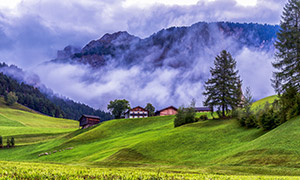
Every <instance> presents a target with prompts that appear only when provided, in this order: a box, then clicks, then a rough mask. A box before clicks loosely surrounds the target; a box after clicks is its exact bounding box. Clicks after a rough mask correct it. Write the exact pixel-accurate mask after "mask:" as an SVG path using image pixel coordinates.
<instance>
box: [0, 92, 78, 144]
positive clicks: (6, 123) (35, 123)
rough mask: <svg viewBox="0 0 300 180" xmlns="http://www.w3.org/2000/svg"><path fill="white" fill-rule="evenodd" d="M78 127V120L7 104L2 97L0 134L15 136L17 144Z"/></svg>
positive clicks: (32, 141) (42, 138) (52, 135)
mask: <svg viewBox="0 0 300 180" xmlns="http://www.w3.org/2000/svg"><path fill="white" fill-rule="evenodd" d="M76 129H78V122H76V121H73V120H67V119H59V118H53V117H49V116H45V115H42V114H40V113H37V112H35V111H33V110H31V109H28V108H27V107H25V106H22V105H20V104H15V105H13V106H6V105H5V102H4V99H3V98H2V97H0V136H3V137H4V142H6V141H5V137H11V136H13V137H15V140H16V143H17V145H22V144H28V143H37V142H39V140H45V139H48V138H54V137H55V136H57V135H61V134H64V133H68V132H71V131H74V130H76Z"/></svg>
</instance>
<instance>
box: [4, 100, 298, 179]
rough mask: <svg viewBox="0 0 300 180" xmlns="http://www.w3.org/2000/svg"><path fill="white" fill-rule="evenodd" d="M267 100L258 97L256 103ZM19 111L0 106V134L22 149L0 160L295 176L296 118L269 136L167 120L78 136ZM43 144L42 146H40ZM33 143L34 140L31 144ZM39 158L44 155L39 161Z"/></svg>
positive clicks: (228, 125) (123, 122)
mask: <svg viewBox="0 0 300 180" xmlns="http://www.w3.org/2000/svg"><path fill="white" fill-rule="evenodd" d="M272 99H274V97H270V98H266V99H264V100H261V101H260V102H259V104H264V102H263V101H269V100H272ZM254 104H255V103H254ZM19 109H20V108H19V107H14V108H7V107H5V106H1V107H0V112H1V115H2V116H1V117H0V122H7V124H9V123H8V122H11V124H10V125H7V126H4V125H1V126H0V128H2V130H5V131H6V134H9V133H12V132H13V131H10V128H16V129H17V130H16V132H14V133H12V134H14V135H16V134H19V136H20V139H21V144H22V143H23V144H26V143H27V144H30V145H27V146H18V147H16V148H12V149H0V152H1V153H0V160H6V161H34V162H47V163H67V164H73V165H88V166H97V167H99V166H101V167H102V166H103V167H107V166H109V167H122V166H126V167H127V166H133V167H139V168H150V169H151V168H157V167H159V168H172V169H177V170H178V171H183V170H184V169H185V168H193V169H196V170H195V171H197V172H199V171H201V172H205V173H207V172H214V173H223V174H240V173H242V174H280V175H285V174H288V175H300V170H299V169H297V168H298V167H299V166H300V158H299V157H298V154H300V117H297V118H294V119H292V120H290V121H288V122H287V123H285V124H283V125H281V126H279V127H277V128H276V129H274V130H272V131H269V132H265V131H262V130H260V129H245V128H243V127H240V126H239V125H238V123H237V122H236V120H235V119H229V120H207V121H201V122H197V123H193V124H188V125H184V126H181V127H178V128H174V125H173V120H174V118H175V117H174V116H164V117H150V118H142V119H120V120H111V121H107V122H104V123H101V124H99V125H97V126H95V127H91V128H88V129H85V130H81V129H76V127H77V125H78V124H75V123H74V121H70V120H62V119H55V118H50V117H46V116H43V115H40V114H36V113H30V112H28V111H30V110H27V111H21V110H19ZM27 113H28V114H27ZM20 114H21V116H20ZM20 117H22V118H21V119H19V118H20ZM26 117H27V118H26ZM28 121H30V122H28ZM35 121H38V122H39V123H33V122H35ZM42 122H43V123H42ZM2 124H5V123H2ZM22 128H23V129H22ZM2 130H1V131H0V132H1V133H2ZM43 137H46V138H48V139H44V140H42V138H43ZM22 138H23V139H22ZM34 138H37V139H38V141H32V139H34ZM39 138H40V139H39ZM17 145H18V140H17ZM45 152H47V153H49V154H50V153H51V155H44V156H40V157H39V154H41V153H45Z"/></svg>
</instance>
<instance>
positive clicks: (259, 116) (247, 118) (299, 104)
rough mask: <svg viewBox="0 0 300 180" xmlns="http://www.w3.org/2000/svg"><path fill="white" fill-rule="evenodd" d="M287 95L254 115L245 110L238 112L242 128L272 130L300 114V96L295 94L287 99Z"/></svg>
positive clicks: (267, 104)
mask: <svg viewBox="0 0 300 180" xmlns="http://www.w3.org/2000/svg"><path fill="white" fill-rule="evenodd" d="M285 96H287V95H286V94H285V95H283V96H281V97H280V100H275V101H274V102H273V103H272V104H269V103H268V102H267V103H266V104H265V106H264V108H263V109H261V110H259V111H257V112H256V113H254V112H253V111H250V113H249V112H248V113H247V112H246V111H245V109H242V110H241V109H240V110H238V113H237V114H238V115H237V120H238V122H239V123H240V125H241V126H245V127H247V128H252V127H256V128H262V129H263V130H271V129H274V128H276V127H277V126H279V125H281V124H282V123H284V122H286V121H288V120H290V119H292V118H293V117H295V116H298V115H299V114H300V94H299V93H296V94H294V95H293V96H294V97H293V98H290V97H289V98H286V97H285Z"/></svg>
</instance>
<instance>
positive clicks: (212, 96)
mask: <svg viewBox="0 0 300 180" xmlns="http://www.w3.org/2000/svg"><path fill="white" fill-rule="evenodd" d="M214 65H215V67H214V68H211V69H210V73H211V78H210V79H208V81H206V82H205V92H204V93H203V95H205V96H206V100H205V101H204V105H205V106H209V107H217V109H218V111H219V112H220V111H221V113H222V114H221V116H222V117H225V114H226V113H228V111H229V110H230V109H234V108H236V107H237V106H239V105H240V103H241V94H242V93H241V88H240V87H241V80H240V77H239V76H238V70H235V69H236V61H235V60H234V59H233V58H232V56H231V54H230V53H228V52H227V51H225V50H223V51H222V52H221V54H220V55H219V56H217V57H216V58H215V61H214Z"/></svg>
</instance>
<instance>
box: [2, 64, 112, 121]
mask: <svg viewBox="0 0 300 180" xmlns="http://www.w3.org/2000/svg"><path fill="white" fill-rule="evenodd" d="M0 82H1V84H0V95H2V96H4V95H5V94H6V93H8V92H10V91H12V92H15V93H16V95H17V96H18V103H20V104H22V105H25V106H27V107H29V108H31V109H33V110H35V111H38V112H40V113H43V114H46V115H49V116H53V117H63V118H68V119H75V120H78V119H79V118H80V117H81V115H82V114H90V115H95V116H99V117H100V118H101V120H103V121H105V120H109V119H112V116H111V114H110V113H106V112H104V111H101V110H99V109H98V110H96V109H94V108H91V107H89V106H87V105H85V104H83V103H78V102H74V101H73V100H71V99H68V98H64V97H61V96H58V95H57V94H54V93H53V91H52V90H51V89H48V88H47V87H46V86H45V85H44V84H42V83H41V81H40V79H39V77H38V75H36V74H33V73H29V72H26V71H23V70H22V69H20V68H19V67H17V66H15V65H10V66H8V65H7V64H5V63H0Z"/></svg>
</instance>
